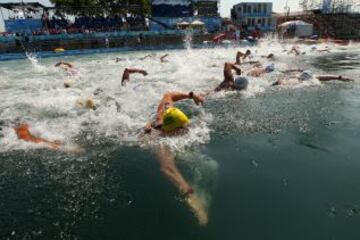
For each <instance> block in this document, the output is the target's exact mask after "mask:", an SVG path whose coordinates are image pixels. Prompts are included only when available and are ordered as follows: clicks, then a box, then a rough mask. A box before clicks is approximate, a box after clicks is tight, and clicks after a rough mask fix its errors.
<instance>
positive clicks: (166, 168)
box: [157, 146, 193, 194]
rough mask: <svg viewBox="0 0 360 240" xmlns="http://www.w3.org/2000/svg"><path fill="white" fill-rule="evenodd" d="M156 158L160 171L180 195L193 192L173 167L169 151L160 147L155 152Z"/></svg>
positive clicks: (172, 156) (172, 155) (173, 160)
mask: <svg viewBox="0 0 360 240" xmlns="http://www.w3.org/2000/svg"><path fill="white" fill-rule="evenodd" d="M157 157H158V160H159V163H160V169H161V171H162V172H163V173H164V174H165V175H166V176H167V177H168V179H169V180H170V181H171V182H173V183H174V184H175V186H176V187H177V188H178V189H179V191H180V192H181V193H182V194H188V193H191V192H192V191H193V190H192V188H191V187H190V185H189V184H188V183H187V182H186V181H185V179H184V177H183V176H182V175H181V173H180V172H179V170H178V169H177V167H176V165H175V156H174V154H173V153H172V152H171V150H170V149H169V148H168V147H166V146H160V147H159V148H158V150H157Z"/></svg>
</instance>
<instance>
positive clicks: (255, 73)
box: [247, 63, 275, 77]
mask: <svg viewBox="0 0 360 240" xmlns="http://www.w3.org/2000/svg"><path fill="white" fill-rule="evenodd" d="M274 70H275V65H274V64H273V63H272V64H269V65H267V66H266V67H263V66H261V65H257V66H254V67H253V68H252V69H251V70H250V71H249V72H248V73H247V75H248V76H251V77H261V76H262V75H264V74H266V73H271V72H273V71H274Z"/></svg>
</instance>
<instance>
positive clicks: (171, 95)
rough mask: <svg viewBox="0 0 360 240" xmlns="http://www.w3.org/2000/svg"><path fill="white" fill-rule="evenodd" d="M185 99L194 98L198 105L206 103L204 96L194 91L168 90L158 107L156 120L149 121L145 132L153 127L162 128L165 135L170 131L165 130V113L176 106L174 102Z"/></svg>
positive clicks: (148, 131)
mask: <svg viewBox="0 0 360 240" xmlns="http://www.w3.org/2000/svg"><path fill="white" fill-rule="evenodd" d="M184 99H192V100H193V101H194V102H195V104H196V105H200V104H203V103H204V98H203V97H202V96H200V95H197V94H195V93H193V92H190V93H179V92H168V93H166V94H165V95H164V96H163V98H162V100H161V102H160V104H159V106H158V109H157V114H156V121H155V122H153V123H149V124H148V125H147V126H146V127H145V132H146V133H150V132H151V131H152V130H153V129H156V130H160V131H161V132H162V133H164V134H165V135H166V134H168V133H170V132H168V131H163V130H164V129H163V125H164V119H163V117H164V113H165V112H166V110H168V109H169V108H174V103H175V102H178V101H181V100H184ZM183 127H184V126H180V127H179V129H180V128H183Z"/></svg>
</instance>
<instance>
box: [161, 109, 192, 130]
mask: <svg viewBox="0 0 360 240" xmlns="http://www.w3.org/2000/svg"><path fill="white" fill-rule="evenodd" d="M189 122H190V121H189V118H188V117H187V116H186V115H185V113H183V112H182V111H181V110H180V109H178V108H169V109H167V110H166V111H165V113H164V115H163V126H162V129H163V130H164V131H165V132H172V131H174V130H176V129H178V128H182V127H184V126H185V125H187V124H188V123H189Z"/></svg>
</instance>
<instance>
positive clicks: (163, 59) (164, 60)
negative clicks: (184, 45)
mask: <svg viewBox="0 0 360 240" xmlns="http://www.w3.org/2000/svg"><path fill="white" fill-rule="evenodd" d="M168 56H169V54H165V55H164V56H162V57H161V58H160V61H161V63H167V62H169V60H167V59H166V58H167V57H168Z"/></svg>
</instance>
